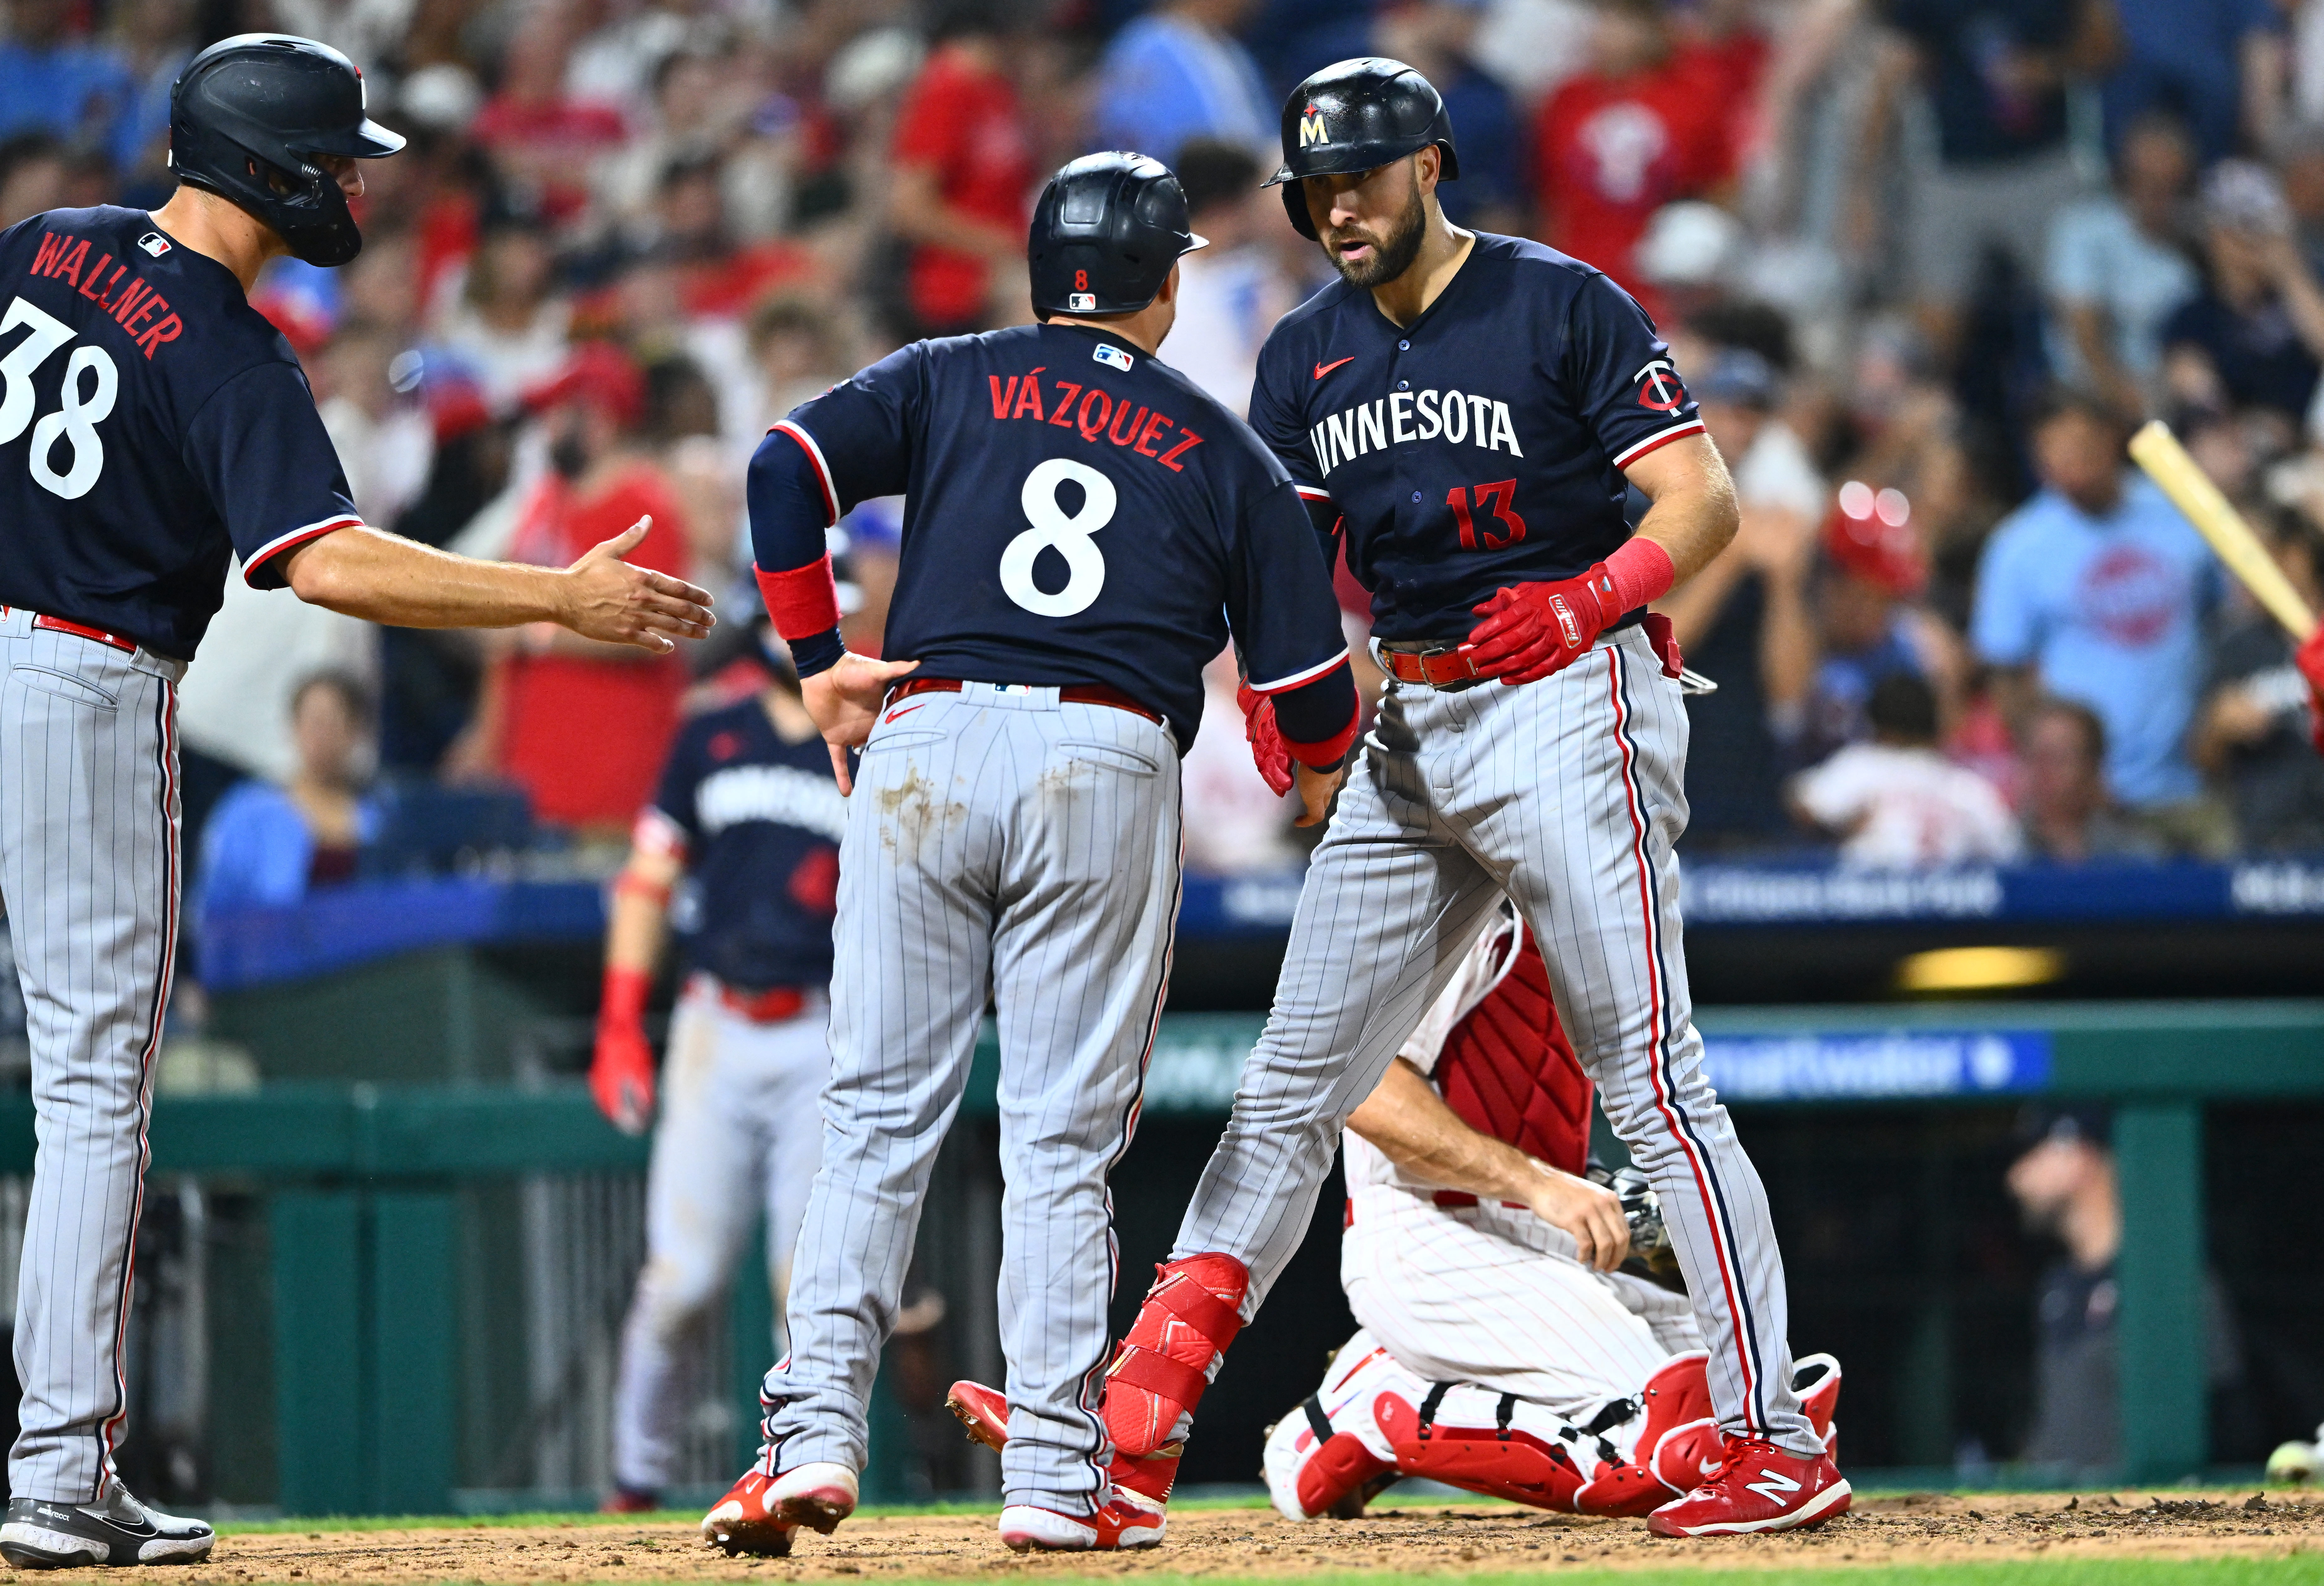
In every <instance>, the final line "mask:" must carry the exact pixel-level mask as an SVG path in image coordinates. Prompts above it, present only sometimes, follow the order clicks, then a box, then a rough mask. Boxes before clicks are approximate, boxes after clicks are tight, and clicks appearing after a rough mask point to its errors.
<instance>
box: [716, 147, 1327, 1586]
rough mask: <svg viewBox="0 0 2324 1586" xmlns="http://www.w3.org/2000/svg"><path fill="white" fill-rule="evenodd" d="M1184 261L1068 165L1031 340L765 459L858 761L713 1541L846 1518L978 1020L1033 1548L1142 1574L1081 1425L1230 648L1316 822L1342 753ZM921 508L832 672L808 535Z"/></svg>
mask: <svg viewBox="0 0 2324 1586" xmlns="http://www.w3.org/2000/svg"><path fill="white" fill-rule="evenodd" d="M1200 245H1201V239H1199V238H1197V237H1194V236H1193V235H1191V234H1189V233H1188V231H1187V229H1186V207H1185V196H1184V195H1183V194H1182V193H1181V192H1180V190H1179V188H1178V183H1177V179H1176V177H1174V176H1172V175H1171V174H1170V172H1169V171H1168V170H1167V169H1166V168H1165V167H1163V166H1162V165H1161V164H1159V163H1158V162H1157V161H1152V160H1149V159H1146V158H1143V157H1141V156H1138V155H1134V154H1119V153H1113V154H1098V155H1091V156H1088V157H1086V158H1084V159H1082V160H1077V161H1074V162H1073V163H1072V164H1070V165H1067V166H1066V167H1065V169H1064V170H1063V171H1059V172H1058V173H1057V175H1056V177H1055V178H1053V179H1052V180H1051V181H1050V183H1049V185H1048V186H1047V189H1045V190H1044V192H1043V193H1042V196H1041V199H1040V202H1039V204H1038V205H1037V208H1036V211H1035V215H1034V218H1033V225H1032V235H1031V238H1030V242H1029V244H1028V263H1029V266H1030V271H1031V279H1032V290H1033V305H1034V308H1035V309H1036V311H1037V313H1038V314H1039V315H1040V317H1041V319H1042V321H1043V322H1042V323H1040V324H1037V325H1031V326H1024V327H1017V328H1013V329H1009V330H1001V331H995V332H992V333H990V334H988V335H983V336H973V337H954V338H950V339H946V340H941V341H929V342H921V343H917V344H915V345H913V346H908V347H906V348H904V349H903V350H901V351H900V352H898V353H896V354H895V355H892V356H890V357H889V358H887V359H885V360H883V361H882V362H881V363H879V364H874V365H873V366H872V367H871V368H869V369H867V370H864V371H863V372H862V373H859V374H857V375H856V376H855V377H854V378H853V379H852V380H849V381H846V382H844V383H841V384H840V385H837V386H835V387H834V388H833V389H832V390H831V391H829V392H826V393H825V394H824V395H823V396H821V397H819V398H817V399H816V400H815V401H811V402H809V403H807V405H806V406H804V407H802V408H800V409H798V410H797V411H795V412H794V413H792V414H791V416H790V417H789V418H788V419H786V420H784V421H783V422H781V423H780V424H779V425H777V426H776V427H775V430H774V432H773V433H771V434H770V435H769V436H768V438H767V439H766V441H765V442H764V443H763V444H762V445H761V447H760V448H759V452H758V455H757V456H756V457H755V459H754V460H753V461H752V467H751V482H750V499H751V520H752V539H753V542H754V545H755V549H756V557H757V563H758V567H759V569H760V572H759V580H760V584H761V588H762V589H763V590H764V591H765V592H766V596H767V606H768V610H769V612H770V613H772V615H773V617H774V620H775V623H776V626H777V627H778V628H779V630H780V632H782V634H783V636H784V638H785V639H787V640H788V641H789V642H790V646H791V650H792V653H793V655H794V656H795V657H796V658H797V659H798V669H799V673H800V676H801V677H802V678H804V679H805V682H804V689H805V694H806V698H807V705H808V708H809V709H810V710H811V711H813V712H814V713H815V715H816V720H817V721H818V723H819V724H821V725H822V727H823V730H824V734H825V738H826V739H828V740H829V741H830V742H831V743H832V745H833V746H834V751H835V753H837V754H839V755H841V756H842V757H843V759H844V755H845V753H846V752H847V750H848V748H849V747H851V746H855V745H861V747H862V765H861V768H860V769H859V770H856V771H855V772H854V773H853V782H854V786H853V791H852V793H851V795H850V798H849V801H848V809H847V835H846V837H845V839H844V842H843V843H842V844H841V850H840V881H839V919H838V925H837V930H836V936H837V959H836V963H835V970H834V974H833V982H832V1023H831V1048H832V1077H831V1083H830V1085H829V1087H828V1088H827V1089H826V1090H825V1093H824V1116H825V1132H824V1153H823V1166H822V1167H821V1169H820V1170H819V1171H818V1172H817V1174H816V1181H815V1188H814V1190H813V1192H812V1193H811V1194H810V1195H809V1196H808V1200H807V1219H806V1222H805V1224H804V1226H803V1228H802V1230H801V1231H800V1235H799V1246H798V1255H797V1258H796V1259H795V1261H794V1263H793V1267H792V1273H791V1286H790V1296H789V1307H788V1310H789V1320H790V1351H791V1352H790V1355H789V1358H788V1360H784V1361H782V1362H780V1363H779V1364H778V1365H777V1366H776V1368H775V1369H774V1370H772V1371H771V1372H770V1373H769V1374H768V1377H767V1380H766V1385H765V1388H764V1398H765V1401H766V1404H767V1419H766V1435H767V1442H766V1446H765V1448H764V1449H763V1451H762V1452H761V1457H760V1460H759V1462H758V1464H757V1465H756V1466H755V1467H754V1468H753V1469H752V1471H751V1472H750V1473H749V1474H747V1475H745V1476H744V1477H743V1478H742V1480H740V1481H738V1482H737V1483H736V1484H735V1486H734V1489H733V1491H732V1492H730V1493H729V1494H728V1495H727V1497H726V1498H725V1499H724V1500H723V1501H722V1502H721V1503H720V1504H719V1505H718V1507H717V1508H714V1509H713V1510H712V1511H711V1512H710V1514H709V1516H708V1517H706V1518H705V1521H704V1525H703V1529H704V1533H705V1535H706V1536H708V1537H709V1538H710V1539H712V1540H713V1541H714V1542H717V1543H719V1544H721V1545H724V1546H727V1547H729V1548H730V1549H741V1548H749V1549H752V1550H756V1551H762V1552H770V1553H780V1552H783V1551H786V1550H787V1549H788V1546H789V1542H790V1534H791V1532H792V1531H793V1530H794V1529H795V1528H796V1527H797V1526H800V1525H808V1526H815V1527H816V1529H818V1530H825V1531H827V1530H829V1529H830V1528H831V1527H832V1526H835V1525H836V1524H837V1523H838V1521H839V1520H840V1519H841V1518H842V1517H844V1516H845V1515H846V1514H848V1513H849V1512H850V1511H851V1510H852V1508H853V1505H854V1501H855V1490H856V1488H855V1480H856V1472H857V1471H858V1470H859V1469H860V1468H861V1466H862V1461H863V1455H864V1447H865V1435H864V1408H865V1402H866V1398H867V1396H868V1394H869V1391H870V1388H871V1375H872V1371H873V1369H874V1368H875V1366H876V1365H877V1363H878V1360H879V1352H880V1347H881V1342H882V1341H883V1340H884V1338H885V1336H886V1334H887V1332H888V1331H889V1330H890V1327H891V1325H892V1323H893V1322H894V1318H895V1314H896V1307H897V1303H898V1294H899V1286H900V1285H901V1284H902V1281H903V1277H904V1269H905V1264H906V1261H907V1260H908V1258H909V1255H910V1252H911V1245H912V1236H913V1230H914V1224H915V1222H916V1221H917V1218H918V1211H919V1206H920V1201H921V1197H922V1195H923V1194H925V1193H926V1191H927V1181H928V1171H929V1166H930V1164H931V1163H932V1162H933V1160H934V1157H935V1153H936V1147H937V1145H938V1143H939V1142H940V1141H941V1139H943V1136H944V1133H945V1130H946V1128H947V1127H948V1126H949V1125H950V1123H951V1121H952V1118H953V1115H954V1111H955V1110H956V1109H957V1108H958V1106H959V1103H960V1097H961V1091H962V1086H963V1084H964V1083H965V1081H966V1078H967V1074H968V1061H969V1056H970V1053H971V1050H972V1048H973V1045H974V1042H975V1037H976V1030H977V1026H978V1023H979V1020H980V1019H982V1015H983V1012H984V1009H985V1006H986V1003H987V1000H988V999H989V1000H991V1003H992V1004H993V1005H994V1007H995V1010H996V1017H997V1019H998V1021H999V1026H1000V1039H1001V1077H1000V1105H1001V1163H1002V1166H1003V1169H1004V1172H1005V1173H1006V1176H1007V1181H1008V1183H1007V1190H1006V1193H1005V1194H1004V1195H1003V1198H1002V1204H1001V1220H1002V1226H1001V1238H1002V1258H1001V1295H1000V1302H1001V1304H1000V1309H1001V1345H1002V1351H1003V1353H1004V1354H1005V1356H1006V1358H1007V1360H1008V1363H1009V1388H1010V1403H1011V1415H1010V1433H1011V1436H1010V1442H1009V1446H1008V1449H1007V1451H1006V1452H1005V1453H1004V1454H1003V1456H1002V1462H1001V1484H1002V1487H1003V1489H1004V1491H1005V1502H1006V1507H1005V1508H1003V1510H1002V1512H1001V1527H1000V1528H1001V1537H1002V1539H1003V1540H1004V1541H1005V1542H1007V1543H1008V1544H1009V1545H1010V1546H1011V1547H1014V1548H1017V1549H1019V1550H1024V1549H1028V1548H1091V1547H1109V1548H1110V1547H1134V1546H1149V1545H1153V1544H1155V1543H1157V1542H1159V1541H1160V1540H1161V1537H1162V1532H1163V1528H1164V1515H1163V1510H1162V1505H1161V1503H1160V1502H1159V1501H1158V1500H1157V1499H1156V1498H1153V1497H1152V1496H1151V1495H1149V1494H1147V1493H1143V1492H1140V1491H1139V1490H1138V1489H1134V1488H1125V1487H1122V1486H1120V1485H1117V1484H1116V1483H1115V1482H1113V1481H1112V1480H1111V1479H1110V1478H1109V1475H1108V1472H1107V1467H1108V1464H1109V1462H1110V1458H1111V1452H1112V1451H1111V1448H1110V1447H1109V1446H1108V1444H1107V1441H1106V1431H1105V1423H1104V1420H1103V1418H1102V1415H1101V1413H1100V1409H1099V1394H1100V1389H1101V1388H1102V1384H1103V1373H1104V1369H1105V1363H1106V1359H1107V1355H1108V1348H1107V1344H1108V1333H1107V1325H1106V1305H1107V1300H1108V1297H1109V1296H1110V1294H1111V1288H1112V1281H1113V1261H1114V1246H1113V1237H1112V1231H1111V1218H1110V1215H1109V1203H1108V1194H1107V1188H1106V1176H1107V1174H1108V1172H1109V1171H1110V1170H1111V1167H1112V1166H1113V1164H1114V1163H1115V1162H1117V1161H1119V1160H1120V1156H1121V1153H1122V1152H1123V1151H1124V1150H1125V1149H1126V1148H1128V1146H1129V1143H1130V1132H1131V1130H1132V1129H1133V1128H1134V1127H1135V1125H1136V1123H1137V1120H1138V1111H1139V1090H1140V1086H1141V1084H1142V1083H1143V1081H1144V1078H1145V1071H1146V1062H1147V1057H1148V1053H1149V1051H1150V1049H1151V1045H1152V1041H1153V1037H1154V1030H1155V1026H1156V1022H1157V1019H1159V1018H1160V1013H1161V1006H1162V997H1163V992H1164V989H1165V985H1166V982H1167V976H1168V971H1169V961H1170V943H1171V935H1172V931H1173V929H1174V927H1175V925H1176V916H1177V908H1178V885H1179V853H1180V834H1179V808H1178V759H1179V756H1180V754H1181V752H1183V751H1184V749H1185V746H1186V745H1188V744H1190V743H1192V742H1193V741H1194V729H1195V724H1196V722H1197V720H1198V718H1199V716H1200V715H1201V712H1202V701H1203V681H1202V669H1203V664H1204V662H1206V661H1208V660H1209V659H1211V658H1212V657H1213V656H1214V655H1216V654H1217V653H1218V652H1219V650H1221V649H1222V647H1223V646H1224V645H1225V644H1226V642H1227V641H1228V639H1229V636H1230V634H1231V635H1232V637H1233V639H1234V640H1235V641H1236V642H1237V643H1238V644H1239V645H1240V649H1241V651H1242V655H1243V657H1244V659H1245V663H1246V665H1247V668H1248V675H1249V678H1250V683H1251V686H1252V687H1254V688H1255V689H1256V690H1257V691H1258V692H1259V694H1260V695H1262V696H1266V697H1268V698H1270V699H1271V700H1272V701H1273V702H1274V709H1273V714H1274V716H1275V718H1276V721H1277V725H1278V726H1279V728H1280V730H1281V732H1282V733H1283V734H1284V736H1285V738H1286V742H1287V744H1288V752H1289V754H1290V755H1291V757H1292V758H1293V759H1294V760H1296V761H1297V762H1298V769H1297V771H1296V778H1297V782H1298V786H1299V789H1300V792H1301V795H1302V798H1303V802H1304V804H1305V812H1306V813H1305V814H1304V815H1303V816H1300V817H1299V818H1300V819H1301V820H1302V821H1304V822H1307V823H1311V824H1312V823H1313V822H1314V821H1316V820H1318V819H1320V818H1321V817H1322V816H1323V812H1324V810H1325V809H1326V807H1328V804H1329V800H1330V798H1331V795H1332V792H1333V789H1334V788H1335V787H1336V786H1337V784H1338V781H1339V779H1340V775H1341V772H1340V765H1341V762H1342V757H1343V755H1344V753H1345V752H1346V748H1347V745H1348V744H1349V742H1351V740H1352V738H1353V736H1354V732H1355V721H1356V697H1355V688H1354V684H1353V681H1352V678H1351V675H1350V673H1349V669H1348V665H1347V654H1346V645H1345V642H1344V641H1343V640H1342V638H1341V636H1340V628H1339V618H1338V614H1337V611H1336V609H1335V607H1334V605H1333V599H1332V592H1331V587H1330V581H1329V578H1328V576H1327V575H1326V573H1325V570H1324V562H1323V558H1322V556H1321V554H1320V553H1319V550H1318V546H1317V541H1316V539H1315V536H1314V532H1313V531H1312V530H1311V528H1310V526H1309V521H1308V515H1307V513H1306V512H1305V511H1303V510H1302V508H1301V504H1300V501H1299V495H1298V493H1297V491H1296V489H1294V487H1293V485H1292V484H1291V481H1290V479H1289V478H1288V477H1287V476H1286V473H1285V471H1284V468H1283V466H1282V465H1281V464H1280V463H1278V462H1277V461H1276V460H1275V459H1274V458H1273V457H1271V456H1269V455H1268V451H1267V449H1266V448H1265V447H1262V446H1261V445H1259V442H1258V440H1257V439H1256V438H1254V437H1253V436H1252V435H1251V433H1250V430H1249V429H1246V428H1245V427H1244V426H1243V425H1242V424H1241V423H1240V421H1238V420H1235V419H1234V418H1232V417H1231V415H1229V414H1228V413H1227V412H1226V411H1225V410H1222V409H1221V408H1220V407H1219V406H1218V405H1217V404H1216V403H1215V402H1213V401H1210V400H1209V399H1208V398H1206V397H1205V396H1203V393H1202V392H1200V391H1199V390H1198V389H1197V388H1196V387H1195V386H1194V385H1193V384H1192V383H1190V382H1188V381H1186V380H1185V378H1183V377H1182V376H1180V375H1178V374H1176V373H1174V372H1173V371H1171V370H1170V369H1169V368H1167V366H1166V365H1164V364H1161V363H1160V362H1158V361H1157V359H1156V357H1155V349H1156V348H1157V346H1159V345H1160V343H1161V341H1162V338H1163V337H1164V336H1165V335H1166V334H1167V332H1168V330H1169V328H1170V325H1171V321H1172V319H1173V318H1174V317H1175V315H1176V271H1177V263H1176V262H1177V258H1178V255H1180V254H1183V253H1185V252H1186V251H1187V250H1188V249H1190V248H1194V247H1198V246H1200ZM891 493H901V494H903V495H904V497H905V499H906V503H907V504H906V508H905V516H904V523H903V533H902V543H901V551H900V562H899V571H898V576H897V582H896V590H895V597H894V601H893V604H891V606H890V611H889V616H888V627H887V635H886V642H885V646H884V648H885V650H886V652H887V654H888V655H889V656H890V657H894V658H898V659H891V660H887V661H879V662H875V661H871V660H868V659H864V658H862V657H856V656H850V655H848V654H846V653H845V651H844V649H843V648H842V647H841V645H840V642H839V638H838V623H839V612H838V606H837V604H836V603H835V599H834V596H833V592H832V580H831V572H830V562H829V559H828V558H827V557H826V556H825V554H824V549H823V544H824V541H823V536H824V531H825V527H826V526H827V525H828V524H830V523H831V522H832V521H834V520H835V518H836V517H837V516H838V515H839V514H840V513H841V512H844V511H845V510H846V509H847V508H848V507H850V506H852V505H853V503H855V502H857V501H860V500H862V498H864V497H866V496H871V495H882V494H891Z"/></svg>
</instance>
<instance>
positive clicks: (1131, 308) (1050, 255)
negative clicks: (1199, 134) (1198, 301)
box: [1025, 152, 1208, 314]
mask: <svg viewBox="0 0 2324 1586" xmlns="http://www.w3.org/2000/svg"><path fill="white" fill-rule="evenodd" d="M1207 245H1208V244H1206V243H1205V242H1204V241H1203V238H1201V237H1198V236H1196V235H1194V233H1193V232H1192V231H1189V230H1188V229H1187V226H1186V195H1185V193H1183V192H1181V191H1180V190H1179V189H1178V179H1177V177H1176V175H1174V174H1173V173H1172V172H1171V170H1170V168H1169V167H1168V166H1167V165H1165V164H1163V163H1162V161H1159V160H1156V159H1152V158H1150V157H1149V156H1148V155H1144V154H1125V153H1121V152H1111V153H1105V154H1084V155H1083V156H1082V157H1081V158H1080V159H1078V160H1075V161H1072V162H1070V163H1069V164H1067V165H1066V166H1065V168H1064V169H1063V170H1061V171H1058V172H1057V174H1056V175H1055V176H1053V177H1051V178H1050V179H1049V185H1048V186H1047V187H1045V188H1043V189H1041V201H1040V202H1039V203H1037V204H1036V205H1034V206H1033V230H1032V234H1031V235H1030V236H1029V237H1028V239H1027V241H1026V244H1025V263H1027V264H1028V266H1030V268H1031V273H1032V277H1033V307H1034V308H1035V309H1038V310H1040V311H1041V312H1042V313H1044V314H1130V313H1135V312H1136V311H1137V310H1139V309H1143V308H1144V307H1146V305H1147V304H1148V303H1150V302H1152V301H1153V300H1154V299H1155V297H1156V296H1157V294H1158V293H1159V292H1160V291H1161V290H1162V283H1163V282H1164V281H1167V280H1169V279H1170V267H1171V266H1172V265H1173V264H1176V263H1177V262H1178V255H1179V254H1187V253H1192V252H1193V251H1194V249H1196V248H1200V247H1205V246H1207Z"/></svg>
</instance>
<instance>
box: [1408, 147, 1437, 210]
mask: <svg viewBox="0 0 2324 1586" xmlns="http://www.w3.org/2000/svg"><path fill="white" fill-rule="evenodd" d="M1443 173H1444V151H1443V150H1442V149H1440V148H1438V147H1437V146H1436V145H1435V144H1434V143H1431V144H1429V145H1428V146H1427V147H1426V148H1425V149H1420V150H1416V151H1415V152H1414V153H1413V156H1412V180H1413V185H1414V186H1416V187H1417V188H1418V189H1420V196H1421V197H1422V198H1433V197H1434V195H1435V192H1436V180H1437V178H1439V177H1440V176H1442V175H1443Z"/></svg>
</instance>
